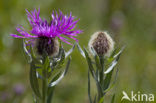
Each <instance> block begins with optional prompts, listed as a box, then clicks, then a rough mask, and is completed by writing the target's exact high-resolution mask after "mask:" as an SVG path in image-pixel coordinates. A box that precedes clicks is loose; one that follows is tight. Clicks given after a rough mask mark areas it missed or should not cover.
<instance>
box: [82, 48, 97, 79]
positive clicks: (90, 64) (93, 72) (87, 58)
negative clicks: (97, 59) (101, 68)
mask: <svg viewBox="0 0 156 103" xmlns="http://www.w3.org/2000/svg"><path fill="white" fill-rule="evenodd" d="M84 53H85V57H86V60H87V63H88V66H89V70H90V72H91V74H92V76H93V78H94V79H95V78H96V76H95V71H94V67H93V65H92V61H91V59H90V57H89V55H88V52H87V51H86V49H85V48H84Z"/></svg>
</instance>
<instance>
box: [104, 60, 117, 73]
mask: <svg viewBox="0 0 156 103" xmlns="http://www.w3.org/2000/svg"><path fill="white" fill-rule="evenodd" d="M116 64H117V60H114V61H113V62H112V64H111V66H110V67H109V68H108V69H107V70H106V71H105V72H104V74H108V73H110V72H111V71H112V70H113V68H114V67H115V66H116Z"/></svg>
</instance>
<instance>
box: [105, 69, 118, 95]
mask: <svg viewBox="0 0 156 103" xmlns="http://www.w3.org/2000/svg"><path fill="white" fill-rule="evenodd" d="M117 75H118V69H117V70H116V74H115V78H114V80H113V82H112V84H111V86H110V80H111V79H110V80H108V81H107V82H106V81H105V82H106V83H108V84H106V83H105V82H104V83H105V85H106V86H105V87H104V91H103V92H104V94H105V93H106V92H108V91H110V90H111V89H112V88H113V87H114V86H115V83H116V80H117Z"/></svg>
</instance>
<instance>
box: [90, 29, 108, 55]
mask: <svg viewBox="0 0 156 103" xmlns="http://www.w3.org/2000/svg"><path fill="white" fill-rule="evenodd" d="M92 46H93V48H94V49H95V51H96V53H97V54H98V55H104V54H105V53H107V52H108V50H109V41H108V39H107V37H106V36H105V34H103V33H102V32H101V33H100V34H99V35H98V37H97V38H96V39H95V41H94V42H93V44H92Z"/></svg>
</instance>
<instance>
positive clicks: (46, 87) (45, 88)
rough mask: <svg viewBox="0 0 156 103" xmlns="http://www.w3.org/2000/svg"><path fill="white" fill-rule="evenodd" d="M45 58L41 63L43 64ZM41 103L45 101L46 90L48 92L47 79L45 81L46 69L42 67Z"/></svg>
mask: <svg viewBox="0 0 156 103" xmlns="http://www.w3.org/2000/svg"><path fill="white" fill-rule="evenodd" d="M45 59H46V57H44V58H43V63H45ZM42 76H43V79H42V103H46V101H47V90H48V79H47V68H46V67H45V66H44V67H43V70H42Z"/></svg>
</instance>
